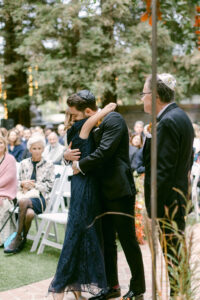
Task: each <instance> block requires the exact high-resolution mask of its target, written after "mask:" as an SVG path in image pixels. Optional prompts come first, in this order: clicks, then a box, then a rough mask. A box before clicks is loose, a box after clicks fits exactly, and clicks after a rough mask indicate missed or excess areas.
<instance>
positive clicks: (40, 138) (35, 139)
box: [27, 133, 46, 151]
mask: <svg viewBox="0 0 200 300" xmlns="http://www.w3.org/2000/svg"><path fill="white" fill-rule="evenodd" d="M38 142H39V143H41V144H42V145H43V147H45V146H46V142H45V138H44V137H43V136H42V135H41V134H38V133H35V134H33V135H32V136H31V137H30V139H29V140H28V142H27V148H28V150H29V151H30V148H31V146H32V145H33V144H35V143H38Z"/></svg>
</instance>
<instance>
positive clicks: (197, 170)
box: [191, 163, 200, 221]
mask: <svg viewBox="0 0 200 300" xmlns="http://www.w3.org/2000/svg"><path fill="white" fill-rule="evenodd" d="M191 175H192V203H193V205H194V210H195V217H196V220H197V221H199V188H198V186H197V184H198V181H199V178H200V164H198V163H194V164H193V167H192V172H191Z"/></svg>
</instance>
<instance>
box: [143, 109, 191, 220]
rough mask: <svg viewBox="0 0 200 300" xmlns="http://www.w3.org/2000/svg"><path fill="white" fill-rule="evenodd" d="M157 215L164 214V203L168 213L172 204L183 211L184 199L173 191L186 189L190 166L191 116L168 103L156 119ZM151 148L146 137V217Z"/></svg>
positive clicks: (160, 216) (172, 208)
mask: <svg viewBox="0 0 200 300" xmlns="http://www.w3.org/2000/svg"><path fill="white" fill-rule="evenodd" d="M157 122H158V125H157V215H158V217H159V218H162V217H164V214H165V206H166V207H168V208H169V210H170V212H171V213H172V211H173V210H174V208H175V206H177V205H178V206H177V207H178V208H179V213H181V214H182V215H184V214H185V209H184V207H185V205H186V203H185V199H184V198H183V197H182V196H181V195H180V194H179V193H177V192H175V191H174V190H173V187H175V188H177V189H179V190H181V191H182V192H183V193H184V195H185V196H186V195H187V191H188V173H189V171H190V169H191V165H192V157H193V151H192V146H193V139H194V132H193V127H192V123H191V121H190V119H189V118H188V116H187V115H186V113H185V112H184V111H183V110H181V109H180V108H179V107H178V106H177V105H176V103H172V104H171V105H169V106H168V107H167V108H166V110H165V111H164V112H163V113H162V114H161V116H160V117H159V118H158V120H157ZM150 148H151V139H149V138H147V139H146V142H145V145H144V149H143V159H144V166H145V203H146V208H147V211H148V214H149V216H150V215H151V202H150V184H151V179H150V172H151V166H150Z"/></svg>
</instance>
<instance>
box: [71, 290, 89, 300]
mask: <svg viewBox="0 0 200 300" xmlns="http://www.w3.org/2000/svg"><path fill="white" fill-rule="evenodd" d="M72 293H73V294H74V296H75V298H76V300H86V298H85V297H83V296H82V295H81V292H75V291H73V292H72Z"/></svg>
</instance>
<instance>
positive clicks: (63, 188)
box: [37, 167, 71, 254]
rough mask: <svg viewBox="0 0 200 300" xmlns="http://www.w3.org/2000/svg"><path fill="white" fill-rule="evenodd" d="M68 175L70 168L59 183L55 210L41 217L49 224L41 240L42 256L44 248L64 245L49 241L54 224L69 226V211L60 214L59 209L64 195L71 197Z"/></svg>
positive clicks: (65, 170)
mask: <svg viewBox="0 0 200 300" xmlns="http://www.w3.org/2000/svg"><path fill="white" fill-rule="evenodd" d="M68 175H69V168H67V167H65V169H64V171H63V173H62V175H61V177H60V181H59V186H58V192H57V199H56V201H55V202H54V205H53V209H52V211H51V212H49V213H43V214H41V215H39V218H41V219H42V220H43V221H45V222H47V226H46V229H45V230H44V235H43V238H42V240H41V243H40V246H39V249H38V252H37V254H41V253H43V251H44V247H45V246H46V245H48V246H51V247H54V248H57V249H62V245H63V243H59V242H58V241H56V242H54V241H52V240H50V239H49V233H50V230H51V227H52V226H53V225H54V224H62V225H64V226H65V227H66V224H67V217H68V210H67V209H65V210H64V211H62V212H58V210H59V207H61V208H62V205H61V198H62V199H63V195H65V196H66V197H67V198H69V197H70V196H71V184H70V182H69V181H68Z"/></svg>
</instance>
